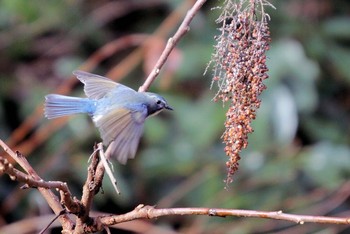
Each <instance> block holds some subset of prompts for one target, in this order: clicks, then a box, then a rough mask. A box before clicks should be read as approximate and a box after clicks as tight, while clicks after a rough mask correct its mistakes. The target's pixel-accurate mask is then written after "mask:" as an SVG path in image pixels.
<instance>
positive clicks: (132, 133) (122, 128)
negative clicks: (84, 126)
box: [93, 108, 147, 164]
mask: <svg viewBox="0 0 350 234" xmlns="http://www.w3.org/2000/svg"><path fill="white" fill-rule="evenodd" d="M146 116H147V110H146V109H144V110H141V111H130V110H128V109H125V108H117V109H114V110H111V111H109V112H108V113H107V114H105V115H103V116H94V117H93V120H94V123H95V125H96V127H97V128H98V129H99V131H100V134H101V137H102V139H103V143H104V145H108V144H110V143H112V144H111V147H113V148H112V152H113V155H114V156H116V157H117V159H118V161H119V162H120V163H122V164H125V163H126V161H127V160H128V159H129V158H134V157H135V154H136V150H137V146H138V143H139V141H140V138H141V135H142V132H143V124H144V121H145V119H146Z"/></svg>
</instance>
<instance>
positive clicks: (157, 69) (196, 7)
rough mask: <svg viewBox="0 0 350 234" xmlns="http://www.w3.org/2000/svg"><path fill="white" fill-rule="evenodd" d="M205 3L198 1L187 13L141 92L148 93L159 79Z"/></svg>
mask: <svg viewBox="0 0 350 234" xmlns="http://www.w3.org/2000/svg"><path fill="white" fill-rule="evenodd" d="M205 2H206V0H197V1H196V3H195V4H194V5H193V7H192V8H191V9H190V10H189V11H188V12H187V14H186V16H185V18H184V20H183V21H182V23H181V25H180V27H179V28H178V30H177V31H176V32H175V34H174V36H173V37H170V38H169V40H168V43H167V44H166V46H165V49H164V51H163V53H162V54H161V55H160V57H159V59H158V61H157V63H156V65H155V66H154V68H153V70H152V72H151V73H150V74H149V75H148V77H147V79H146V80H145V82H144V83H143V85H142V86H141V87H140V88H139V92H145V91H147V90H148V88H149V87H150V85H151V84H152V83H153V81H154V80H155V79H156V78H157V76H158V75H159V72H160V69H161V68H162V67H163V65H164V64H165V62H166V60H167V59H168V57H169V55H170V53H171V51H172V50H173V49H174V48H175V46H176V44H177V43H178V42H179V41H180V39H181V38H182V37H183V36H184V35H185V34H186V33H187V32H188V31H189V30H190V26H189V25H190V23H191V21H192V19H193V17H194V16H195V14H196V13H197V12H198V11H199V9H200V8H201V7H202V6H203V4H204V3H205Z"/></svg>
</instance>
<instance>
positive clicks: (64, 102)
mask: <svg viewBox="0 0 350 234" xmlns="http://www.w3.org/2000/svg"><path fill="white" fill-rule="evenodd" d="M94 111H95V105H94V101H93V100H90V99H87V98H78V97H68V96H63V95H58V94H49V95H47V96H45V116H46V117H47V118H48V119H54V118H58V117H61V116H66V115H72V114H78V113H89V114H90V115H92V113H93V112H94Z"/></svg>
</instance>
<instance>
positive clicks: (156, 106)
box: [145, 92, 173, 116]
mask: <svg viewBox="0 0 350 234" xmlns="http://www.w3.org/2000/svg"><path fill="white" fill-rule="evenodd" d="M145 95H146V96H147V103H146V105H147V110H148V116H151V115H156V114H158V113H159V112H161V111H162V110H164V109H167V110H173V108H171V107H170V106H169V105H168V103H167V101H166V100H165V99H164V98H163V97H162V96H160V95H158V94H155V93H149V92H146V93H145Z"/></svg>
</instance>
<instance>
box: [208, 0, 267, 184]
mask: <svg viewBox="0 0 350 234" xmlns="http://www.w3.org/2000/svg"><path fill="white" fill-rule="evenodd" d="M232 2H233V0H226V1H225V7H224V9H223V13H222V15H221V16H220V18H219V21H220V23H222V27H221V28H220V31H221V35H220V36H218V37H217V38H216V41H217V45H216V46H215V53H214V55H213V58H212V61H211V62H212V63H213V64H214V68H213V71H214V78H213V83H217V84H218V87H219V91H218V93H217V94H216V96H215V98H214V100H215V101H217V100H222V102H224V103H226V102H230V107H229V109H228V111H227V113H226V121H225V132H224V134H223V135H222V139H223V142H224V143H225V144H226V146H225V152H226V155H227V156H228V157H229V160H228V161H227V162H226V166H227V168H228V174H227V179H226V183H230V182H232V176H233V174H234V173H235V172H236V171H237V169H238V165H239V163H238V161H239V159H240V156H239V154H240V152H241V150H242V149H243V148H246V147H247V145H248V133H251V132H253V129H252V127H251V121H252V120H253V119H255V117H256V110H257V109H258V108H259V106H260V99H259V98H258V96H259V95H260V94H261V92H262V91H263V90H264V89H265V88H266V87H265V85H264V84H263V81H264V80H265V79H267V78H268V75H267V71H268V69H267V66H266V55H265V53H266V51H267V50H268V49H269V41H270V32H269V28H268V24H267V19H268V15H267V14H265V13H264V12H263V11H262V10H261V9H263V7H264V5H266V4H267V2H264V3H263V2H261V1H256V0H250V1H249V3H246V2H245V1H243V0H241V1H239V3H236V4H235V3H232ZM257 3H259V4H257ZM257 6H259V7H260V10H259V11H258V9H257ZM258 13H259V15H260V17H259V18H260V19H258V16H257V14H258Z"/></svg>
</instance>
